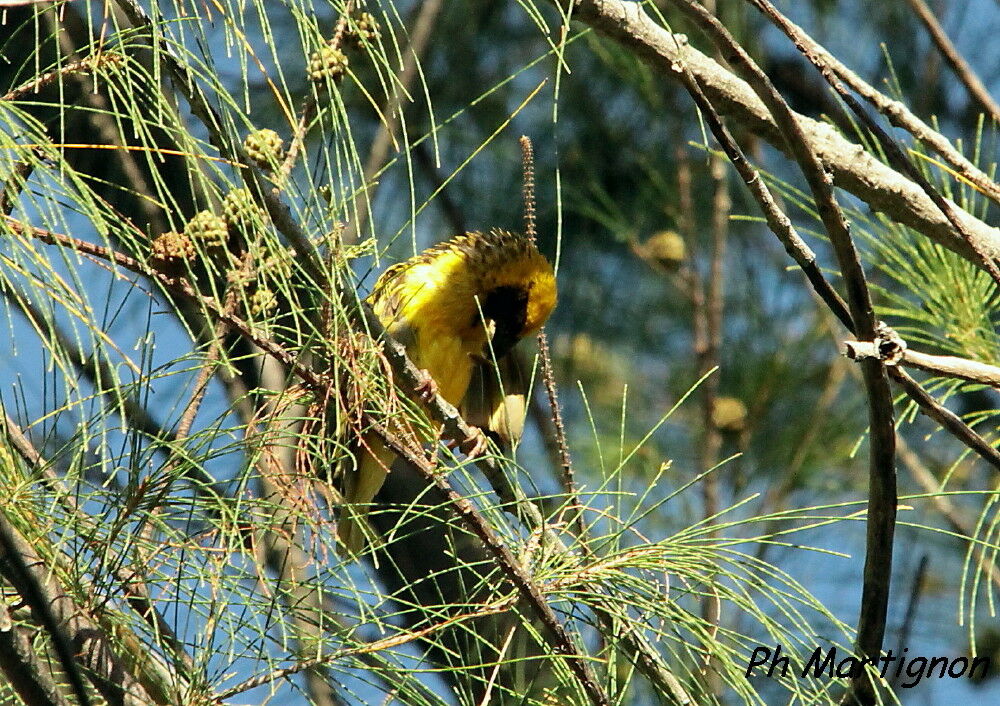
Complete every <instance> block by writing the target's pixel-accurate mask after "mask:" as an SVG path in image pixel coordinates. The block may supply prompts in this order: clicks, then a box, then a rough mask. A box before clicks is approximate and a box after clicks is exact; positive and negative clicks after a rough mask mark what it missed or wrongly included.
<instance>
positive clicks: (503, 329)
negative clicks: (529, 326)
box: [482, 286, 528, 360]
mask: <svg viewBox="0 0 1000 706" xmlns="http://www.w3.org/2000/svg"><path fill="white" fill-rule="evenodd" d="M482 309H483V318H485V319H486V320H487V321H492V322H493V324H494V325H495V329H494V331H493V338H492V339H491V340H490V343H489V344H488V345H487V346H486V348H485V350H483V356H484V357H485V358H487V359H489V358H491V357H492V356H496V358H497V360H499V359H500V358H503V357H504V356H505V355H507V354H508V353H510V350H511V348H513V347H514V345H515V344H516V343H517V342H518V341H519V340H520V339H521V334H522V332H523V331H524V325H525V322H526V320H527V318H528V290H527V289H525V288H524V287H511V286H504V287H497V288H496V289H494V290H492V291H491V292H490V293H489V294H487V295H486V298H485V299H484V300H483V302H482ZM491 349H492V350H491Z"/></svg>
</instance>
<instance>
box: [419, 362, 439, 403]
mask: <svg viewBox="0 0 1000 706" xmlns="http://www.w3.org/2000/svg"><path fill="white" fill-rule="evenodd" d="M420 376H421V377H420V382H418V383H417V386H416V387H414V388H413V391H414V392H415V393H417V397H419V398H420V401H421V402H424V403H429V402H430V401H431V400H433V399H434V398H435V397H437V393H438V384H437V383H436V382H435V381H434V378H432V377H431V374H430V373H429V372H428V371H427V370H421V371H420Z"/></svg>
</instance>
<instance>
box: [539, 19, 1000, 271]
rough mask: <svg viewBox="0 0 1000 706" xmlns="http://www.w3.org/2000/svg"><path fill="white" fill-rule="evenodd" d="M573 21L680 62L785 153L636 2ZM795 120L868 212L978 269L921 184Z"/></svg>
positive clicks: (712, 65) (719, 78)
mask: <svg viewBox="0 0 1000 706" xmlns="http://www.w3.org/2000/svg"><path fill="white" fill-rule="evenodd" d="M553 2H558V0H553ZM560 4H562V3H560ZM572 18H573V19H577V20H580V21H582V22H584V23H586V24H587V25H589V26H591V27H593V28H594V29H595V30H597V31H598V32H599V33H601V34H603V35H605V36H607V37H609V38H611V39H613V40H615V41H616V42H618V43H619V44H621V45H622V46H624V47H626V48H627V49H629V50H631V51H632V52H634V53H635V54H636V55H637V56H638V57H640V58H641V59H643V60H644V61H646V62H647V63H648V64H650V65H651V66H652V67H654V68H656V69H658V70H659V71H660V72H661V74H662V75H663V76H666V77H673V78H675V79H676V78H678V71H677V66H678V65H679V63H683V64H684V65H686V66H688V68H689V69H690V70H691V72H692V74H694V76H695V78H696V79H697V80H698V82H699V84H701V85H702V87H703V89H704V92H705V94H706V95H707V96H708V98H709V100H711V102H712V104H713V105H715V106H716V107H717V110H718V111H719V112H720V113H721V114H723V115H726V116H729V117H732V118H733V119H735V120H737V121H738V122H739V123H741V124H742V125H744V126H745V127H747V128H748V129H749V130H750V131H752V132H754V133H755V134H758V135H760V136H761V137H763V138H764V139H765V140H767V141H768V142H769V143H771V144H772V145H774V146H775V147H777V148H778V149H780V150H782V151H784V152H786V153H788V152H789V151H790V150H789V147H788V146H787V144H786V143H785V141H784V138H783V137H782V134H781V131H780V130H779V128H778V125H777V123H776V122H775V120H774V118H772V117H771V114H770V111H769V110H768V109H767V107H766V106H765V104H764V102H763V101H761V100H760V99H759V98H758V97H757V96H756V95H755V94H754V92H753V90H752V89H751V88H750V86H749V85H748V84H747V83H746V82H745V81H743V80H741V79H740V78H738V77H737V76H735V75H734V74H733V73H731V72H730V71H728V70H726V69H725V68H723V67H722V66H721V65H720V64H718V63H717V62H715V61H713V60H712V59H710V58H709V57H707V56H706V55H705V54H703V53H702V52H700V51H698V50H697V49H694V48H693V47H690V46H688V45H687V38H686V37H684V36H683V35H674V34H671V33H670V32H669V31H667V30H666V29H664V28H663V27H661V26H659V25H658V24H656V23H655V22H654V21H653V20H652V19H651V18H650V17H649V16H648V15H647V14H646V12H645V10H644V9H643V8H642V6H641V5H640V4H639V3H633V2H625V1H624V0H576V1H575V2H574V3H573V13H572ZM793 115H794V118H795V120H796V122H797V124H798V125H799V129H800V130H801V131H802V132H803V133H804V134H805V135H806V137H807V138H808V139H809V143H810V145H811V146H812V149H813V150H814V152H815V154H816V157H817V158H818V159H819V161H820V162H821V163H822V164H824V165H826V167H827V168H828V169H829V171H830V173H831V175H832V178H833V182H834V184H835V185H836V186H838V187H841V188H843V189H845V190H847V191H849V192H851V193H852V194H854V195H855V196H857V197H858V198H860V199H862V200H863V201H865V202H866V203H867V204H868V205H869V206H870V207H871V208H872V209H873V210H875V211H881V212H883V213H886V214H887V215H888V216H890V217H891V218H893V219H894V220H896V221H898V222H899V223H902V224H904V225H908V226H910V227H911V228H913V229H914V230H916V231H918V232H920V233H922V234H924V235H926V236H927V237H929V238H931V239H932V240H934V241H935V242H938V243H940V244H941V245H943V246H945V247H947V248H949V249H951V250H954V251H955V252H957V253H958V254H960V255H961V256H962V257H965V258H967V259H969V260H971V261H972V262H974V263H976V265H980V266H981V264H982V263H981V261H980V260H979V258H978V257H976V254H975V251H974V250H973V249H972V248H971V247H970V246H969V244H968V243H966V242H965V241H964V240H963V239H962V238H961V237H959V236H958V235H957V234H956V233H955V231H954V227H953V226H952V224H951V223H950V222H949V221H948V219H947V218H946V217H945V216H944V215H943V214H942V213H941V212H940V210H939V209H938V208H937V206H936V205H935V204H934V202H933V201H932V200H931V199H930V198H929V197H928V196H927V195H926V194H925V193H923V191H922V190H921V189H920V187H919V186H918V185H916V184H914V183H913V182H912V181H910V180H909V179H906V178H905V177H903V176H902V175H901V174H899V173H898V172H896V171H895V170H893V169H892V168H891V167H888V166H887V165H885V164H883V163H882V162H881V161H879V160H878V159H877V158H876V157H875V156H873V155H871V154H869V153H868V152H866V151H865V150H864V148H863V147H861V146H860V145H857V144H853V143H851V142H849V141H848V140H846V139H845V138H844V137H843V136H842V135H841V134H840V133H839V132H837V130H836V129H835V128H833V127H831V126H830V125H827V124H825V123H821V122H818V121H816V120H811V119H809V118H807V117H805V116H802V115H797V114H793ZM955 208H956V209H957V214H958V218H959V220H960V221H961V223H962V224H963V225H964V226H965V228H966V229H967V230H968V231H969V232H970V233H971V234H972V236H973V239H974V242H975V243H976V246H977V247H978V249H979V250H980V251H981V252H982V253H983V254H984V255H986V256H987V257H996V256H998V255H1000V229H997V228H994V227H992V226H989V225H987V224H986V223H984V222H983V221H981V220H979V219H977V218H975V217H973V216H972V215H970V214H968V213H966V212H965V211H963V210H961V209H959V208H958V207H957V206H955Z"/></svg>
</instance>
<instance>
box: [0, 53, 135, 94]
mask: <svg viewBox="0 0 1000 706" xmlns="http://www.w3.org/2000/svg"><path fill="white" fill-rule="evenodd" d="M122 61H124V57H123V56H122V55H121V54H118V53H117V52H103V53H101V54H98V55H95V56H90V57H87V58H85V59H80V60H79V61H73V62H71V63H69V64H66V65H65V66H62V67H60V68H58V69H55V70H53V71H47V72H46V73H44V74H42V75H41V76H36V77H35V78H33V79H31V80H30V81H28V82H27V83H22V84H21V85H20V86H18V87H17V88H15V89H13V90H11V91H8V92H7V93H5V94H4V95H3V96H0V101H16V100H22V99H24V98H26V97H27V96H29V95H30V94H32V93H38V92H39V91H40V90H42V89H43V88H45V87H46V86H48V85H49V84H51V83H53V82H55V81H57V80H59V79H61V78H64V77H67V76H71V75H73V74H79V73H92V72H94V71H97V70H98V69H101V68H104V67H107V66H114V65H117V64H120V63H121V62H122Z"/></svg>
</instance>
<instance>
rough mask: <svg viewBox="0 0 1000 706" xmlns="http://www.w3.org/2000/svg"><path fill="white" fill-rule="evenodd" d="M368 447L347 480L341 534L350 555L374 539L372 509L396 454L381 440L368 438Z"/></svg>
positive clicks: (339, 532)
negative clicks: (369, 511)
mask: <svg viewBox="0 0 1000 706" xmlns="http://www.w3.org/2000/svg"><path fill="white" fill-rule="evenodd" d="M365 442H366V443H365V446H366V448H365V449H364V450H362V451H359V453H358V456H359V459H358V468H357V470H356V471H354V472H353V473H350V472H349V473H348V474H347V478H346V479H345V483H344V485H345V488H344V504H343V506H342V507H341V511H340V519H339V520H338V522H337V536H338V537H339V538H340V544H341V546H342V548H343V550H344V551H345V552H346V554H347V555H349V556H357V555H358V554H360V553H361V550H363V549H364V548H365V540H366V538H368V537H371V538H374V537H375V532H374V530H373V529H372V527H371V525H369V524H368V510H369V508H370V507H371V503H372V500H374V499H375V494H376V493H378V491H379V488H381V487H382V483H384V482H385V476H386V474H387V473H388V472H389V467H390V466H391V465H392V462H393V460H394V459H395V454H394V453H392V451H390V450H389V449H387V448H386V447H385V445H384V444H382V443H381V442H380V441H379V440H378V439H374V438H370V437H368V438H366V439H365Z"/></svg>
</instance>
